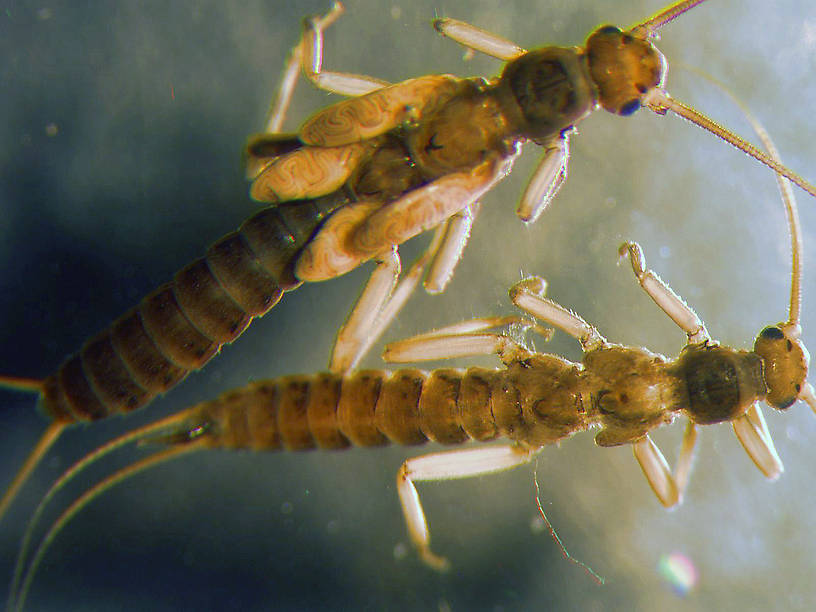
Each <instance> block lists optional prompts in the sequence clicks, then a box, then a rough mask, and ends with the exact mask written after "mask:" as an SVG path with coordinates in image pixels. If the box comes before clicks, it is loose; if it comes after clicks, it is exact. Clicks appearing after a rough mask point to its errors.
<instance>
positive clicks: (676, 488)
mask: <svg viewBox="0 0 816 612" xmlns="http://www.w3.org/2000/svg"><path fill="white" fill-rule="evenodd" d="M696 441H697V426H696V425H695V424H694V423H692V422H690V421H689V422H688V423H687V424H686V430H685V431H684V432H683V443H682V445H681V447H680V454H679V455H678V457H677V466H676V467H675V472H674V475H672V472H671V468H669V464H668V462H667V461H666V458H665V457H664V456H663V453H662V452H660V449H659V448H658V447H657V445H656V444H655V443H654V442H652V439H651V438H650V437H649V436H648V435H645V436H643V437H642V438H640V440H638V441H637V442H634V443H633V444H632V450H633V451H634V454H635V459H637V461H638V463H639V464H640V467H641V469H642V470H643V475H644V476H646V480H648V481H649V485H651V487H652V491H654V494H655V495H656V496H657V499H659V500H660V503H661V504H663V505H664V506H666V507H667V508H670V507H672V506H675V505H677V504H679V503H680V502H681V501H683V493H684V492H685V490H686V485H687V484H688V478H689V473H690V472H691V461H692V458H693V456H694V444H695V442H696Z"/></svg>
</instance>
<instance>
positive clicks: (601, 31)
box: [598, 25, 621, 34]
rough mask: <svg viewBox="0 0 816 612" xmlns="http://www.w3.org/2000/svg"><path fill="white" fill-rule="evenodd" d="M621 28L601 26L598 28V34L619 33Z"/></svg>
mask: <svg viewBox="0 0 816 612" xmlns="http://www.w3.org/2000/svg"><path fill="white" fill-rule="evenodd" d="M620 32H621V29H620V28H619V27H616V26H613V25H608V26H603V27H602V28H598V34H620Z"/></svg>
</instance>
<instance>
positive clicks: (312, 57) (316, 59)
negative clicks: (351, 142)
mask: <svg viewBox="0 0 816 612" xmlns="http://www.w3.org/2000/svg"><path fill="white" fill-rule="evenodd" d="M343 10H344V9H343V5H342V4H341V3H340V2H335V3H334V4H333V5H332V7H331V9H329V12H328V13H326V14H325V15H323V16H321V17H312V18H308V19H306V20H304V23H303V36H302V37H301V39H300V40H299V41H298V43H297V44H296V45H295V46H294V48H293V49H292V51H291V52H290V54H289V57H288V59H287V61H286V67H285V68H284V71H283V78H282V79H281V86H280V88H279V89H278V94H277V96H276V98H275V101H274V103H273V104H272V107H271V109H270V111H269V118H268V120H267V125H266V132H268V133H270V134H277V133H279V132H280V130H281V127H282V125H283V119H284V117H285V115H286V111H287V109H288V108H289V104H290V102H291V101H292V94H293V93H294V90H295V84H296V83H297V77H298V73H299V72H300V71H301V70H302V71H303V74H304V76H305V77H306V78H307V79H309V81H311V82H312V83H313V84H314V86H315V87H317V88H318V89H322V90H324V91H328V92H331V93H336V94H340V95H343V96H361V95H363V94H366V93H369V92H371V91H374V90H376V89H380V88H382V87H385V86H386V85H388V84H389V83H388V82H387V81H382V80H380V79H376V78H374V77H369V76H364V75H358V74H349V73H345V72H326V71H323V31H324V30H325V29H326V28H328V27H329V26H330V25H331V24H333V23H334V22H335V21H337V19H338V18H339V17H340V15H342V13H343Z"/></svg>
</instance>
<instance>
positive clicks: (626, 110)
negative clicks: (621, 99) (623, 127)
mask: <svg viewBox="0 0 816 612" xmlns="http://www.w3.org/2000/svg"><path fill="white" fill-rule="evenodd" d="M639 108H640V100H632V101H630V102H627V103H626V104H624V105H623V106H622V107H621V109H620V111H618V114H619V115H620V116H621V117H628V116H629V115H631V114H632V113H634V112H635V111H637V110H638V109H639Z"/></svg>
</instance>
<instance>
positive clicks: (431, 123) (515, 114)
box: [42, 31, 661, 422]
mask: <svg viewBox="0 0 816 612" xmlns="http://www.w3.org/2000/svg"><path fill="white" fill-rule="evenodd" d="M614 36H615V37H619V36H620V31H617V33H616V34H614ZM597 38H598V34H594V35H593V36H592V37H590V43H588V48H590V49H592V47H591V44H592V43H591V41H592V40H594V39H597ZM643 44H646V45H648V47H649V48H652V47H651V44H650V43H643ZM655 53H657V52H656V51H655ZM595 55H597V54H595ZM592 57H593V52H590V53H585V52H584V50H583V49H579V48H570V49H564V48H558V47H547V48H544V49H539V50H536V51H532V52H530V53H527V54H525V55H523V56H522V57H520V58H518V59H517V60H514V61H513V62H510V63H509V64H508V65H507V66H506V68H505V70H504V73H503V75H502V76H501V78H499V79H494V80H492V81H486V80H484V79H481V78H473V79H458V78H455V77H452V76H429V77H421V78H417V79H412V80H409V81H405V82H403V83H399V84H397V85H394V86H391V87H386V88H383V89H381V90H377V91H375V92H373V93H371V94H368V95H366V96H361V97H359V98H353V99H350V100H346V101H344V102H340V103H338V104H335V105H334V106H331V107H329V108H327V109H325V110H323V111H321V112H319V113H317V114H316V115H314V116H313V117H312V118H311V119H309V120H307V121H306V122H305V123H304V125H303V126H302V129H301V130H300V132H299V133H298V134H297V135H294V136H281V135H273V136H268V135H267V136H262V137H260V138H259V139H256V140H255V141H254V142H252V143H250V146H249V156H250V158H251V159H253V160H254V162H255V164H256V165H257V166H258V167H259V168H260V171H259V173H258V176H257V178H256V179H255V181H254V183H253V186H252V190H251V194H252V196H253V197H254V198H255V199H257V200H260V201H265V202H275V203H277V206H276V207H273V208H270V209H267V210H265V211H262V212H261V213H259V214H257V215H255V216H254V217H252V218H250V219H249V220H248V221H247V222H245V223H244V224H243V225H242V226H241V228H239V230H238V231H237V232H233V233H232V234H228V235H227V236H225V237H224V238H222V239H221V240H219V241H218V242H216V243H215V244H214V245H213V246H212V247H210V249H209V251H208V252H207V255H206V256H205V257H203V258H201V259H199V260H197V261H195V262H193V263H192V264H191V265H189V266H187V267H186V268H184V269H182V270H181V271H180V272H179V273H178V274H176V276H175V277H174V278H173V280H172V281H171V282H170V283H167V284H166V285H163V286H161V287H159V288H158V289H157V290H156V291H154V292H153V293H151V294H150V295H148V296H147V297H146V298H144V299H143V300H142V302H141V303H140V304H139V305H138V306H137V307H136V308H134V309H133V310H131V311H129V312H127V313H126V314H125V315H123V316H122V317H120V318H119V319H118V320H116V321H115V322H114V323H113V324H112V325H110V326H109V327H108V328H106V329H105V330H103V331H102V332H100V333H99V334H98V335H96V336H94V337H93V338H91V339H90V340H88V341H87V342H86V343H85V344H84V345H83V347H82V349H80V351H79V352H78V353H76V354H74V355H72V356H70V357H69V358H67V359H66V360H65V362H63V364H62V365H61V366H60V367H59V368H58V369H57V371H56V373H54V374H53V375H51V376H50V377H48V378H47V379H46V380H45V382H44V384H43V387H42V388H43V391H42V405H43V407H44V409H45V411H46V412H47V413H48V414H50V415H51V416H52V417H53V418H54V419H55V420H58V421H63V422H72V421H78V420H95V419H100V418H104V417H107V416H109V415H111V414H116V413H120V412H126V411H130V410H133V409H136V408H138V407H140V406H143V405H145V404H147V403H148V402H150V401H151V400H152V399H153V398H154V397H155V396H156V395H158V394H160V393H163V392H165V391H167V390H169V389H170V388H172V387H173V386H175V385H176V384H177V383H178V382H179V381H181V380H182V379H183V378H184V377H185V376H186V375H187V374H188V373H189V372H190V371H192V370H196V369H198V368H201V367H202V366H203V365H204V364H205V363H207V361H209V360H210V359H211V358H212V357H213V356H214V355H215V354H216V353H217V352H218V351H219V350H220V348H221V347H222V346H223V345H224V344H225V343H228V342H232V341H233V340H234V339H235V338H236V337H237V336H238V335H240V334H241V333H242V332H243V330H244V329H246V327H247V326H248V325H249V323H250V321H251V320H252V319H253V318H254V317H256V316H261V315H263V314H264V313H266V312H267V311H268V310H269V309H270V308H272V306H274V305H275V304H276V303H277V302H278V300H279V299H280V297H281V295H282V293H283V292H284V291H287V290H290V289H292V288H294V287H296V286H298V285H299V284H300V282H302V281H304V280H323V279H326V278H332V277H334V276H337V275H339V274H342V273H344V272H346V271H348V270H349V269H351V268H353V267H356V266H357V265H359V263H361V262H362V261H365V260H367V259H370V258H371V257H374V256H376V255H377V254H378V253H380V252H382V251H383V250H385V249H388V248H389V247H391V246H394V245H397V244H400V243H401V242H403V241H404V240H407V239H408V238H410V237H412V236H413V235H415V234H416V233H419V231H422V230H424V229H427V228H428V227H432V226H434V225H436V224H437V223H439V222H441V221H442V220H444V219H445V218H447V217H448V216H449V215H450V214H452V212H451V210H452V211H456V210H459V209H460V208H462V207H463V206H465V205H466V204H467V203H468V201H467V199H466V198H467V196H468V194H467V193H465V194H464V196H462V195H461V194H458V193H455V192H453V191H452V190H451V189H450V188H448V189H447V190H445V191H444V192H443V193H441V194H440V195H439V196H438V197H439V199H440V206H439V207H437V208H439V209H440V210H437V211H436V212H435V214H433V215H431V217H430V218H427V219H425V218H417V217H416V216H412V215H411V214H409V213H407V212H406V213H400V215H398V216H395V218H394V219H393V220H389V221H387V222H386V223H384V224H382V225H383V227H382V228H381V227H380V226H377V227H375V228H373V229H372V228H368V227H366V226H365V221H367V220H366V219H363V221H364V223H363V226H362V227H359V228H357V227H354V228H352V233H353V235H351V236H349V237H348V238H349V239H348V240H345V241H342V240H341V241H340V243H339V244H338V242H337V241H336V240H334V238H335V235H336V234H337V233H338V231H339V230H338V228H337V227H336V225H333V224H332V219H331V214H332V213H333V212H334V211H335V210H337V209H342V208H344V207H348V205H349V204H352V203H354V204H358V205H361V209H362V210H364V211H365V216H373V215H371V212H372V211H377V210H378V209H382V208H385V207H386V206H387V204H389V203H391V202H394V201H397V200H399V199H400V198H401V197H402V196H404V195H405V194H406V193H410V192H411V190H413V189H416V188H418V187H420V186H425V185H429V184H431V183H433V182H434V180H436V179H439V178H442V177H447V176H449V175H453V174H456V173H462V174H463V175H464V176H469V175H471V174H472V176H473V177H474V178H473V182H474V183H475V184H479V185H481V184H482V183H485V184H492V182H491V181H493V182H494V181H495V180H498V179H499V178H501V177H502V176H503V175H504V173H506V172H507V171H508V170H509V167H510V164H511V163H512V161H513V159H514V158H515V156H516V155H517V154H518V150H519V146H520V144H521V143H522V142H523V141H525V140H527V139H529V138H535V139H541V140H547V139H552V138H555V137H557V136H558V135H559V134H560V133H561V132H562V131H564V130H568V129H570V128H571V127H572V126H573V125H574V124H575V123H576V122H577V121H578V120H580V119H581V118H583V117H584V116H586V115H587V114H588V113H589V112H591V111H592V110H593V109H594V108H595V107H596V106H597V104H598V99H599V98H598V97H599V95H600V94H599V87H598V86H597V85H595V84H594V82H593V80H592V78H591V72H592V71H593V70H594V69H593V67H592V66H593V64H592V61H591V58H592ZM657 58H658V56H657V55H655V56H654V58H653V59H654V61H653V64H654V65H653V66H652V68H653V69H654V70H653V74H651V75H650V79H651V81H653V82H650V84H649V85H655V84H657V83H658V82H659V80H660V70H659V68H660V66H661V65H660V62H659V61H657ZM596 71H597V70H596ZM644 87H646V85H644ZM486 164H492V165H489V166H486ZM483 175H484V176H487V178H486V179H483V178H482V176H483ZM457 196H459V199H460V200H461V201H458V200H457ZM429 197H431V198H432V197H433V196H429ZM447 207H450V208H447ZM422 215H425V212H423V213H422ZM326 217H329V222H327V223H325V224H324V225H321V224H323V222H324V220H325V219H326ZM338 218H341V217H338ZM339 225H348V224H347V223H345V221H344V222H343V223H340V224H339ZM406 226H408V227H406ZM367 230H368V231H367ZM327 235H328V236H327ZM344 237H345V235H344ZM326 238H331V239H332V240H331V243H330V245H331V246H329V247H325V246H324V245H323V242H322V241H323V240H325V239H326ZM327 248H328V249H329V250H330V251H331V252H330V253H329V255H331V256H334V255H340V256H342V257H343V258H344V266H343V267H342V268H338V267H336V266H333V265H331V264H329V265H328V266H327V265H324V264H325V256H326V253H325V251H326V249H327Z"/></svg>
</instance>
